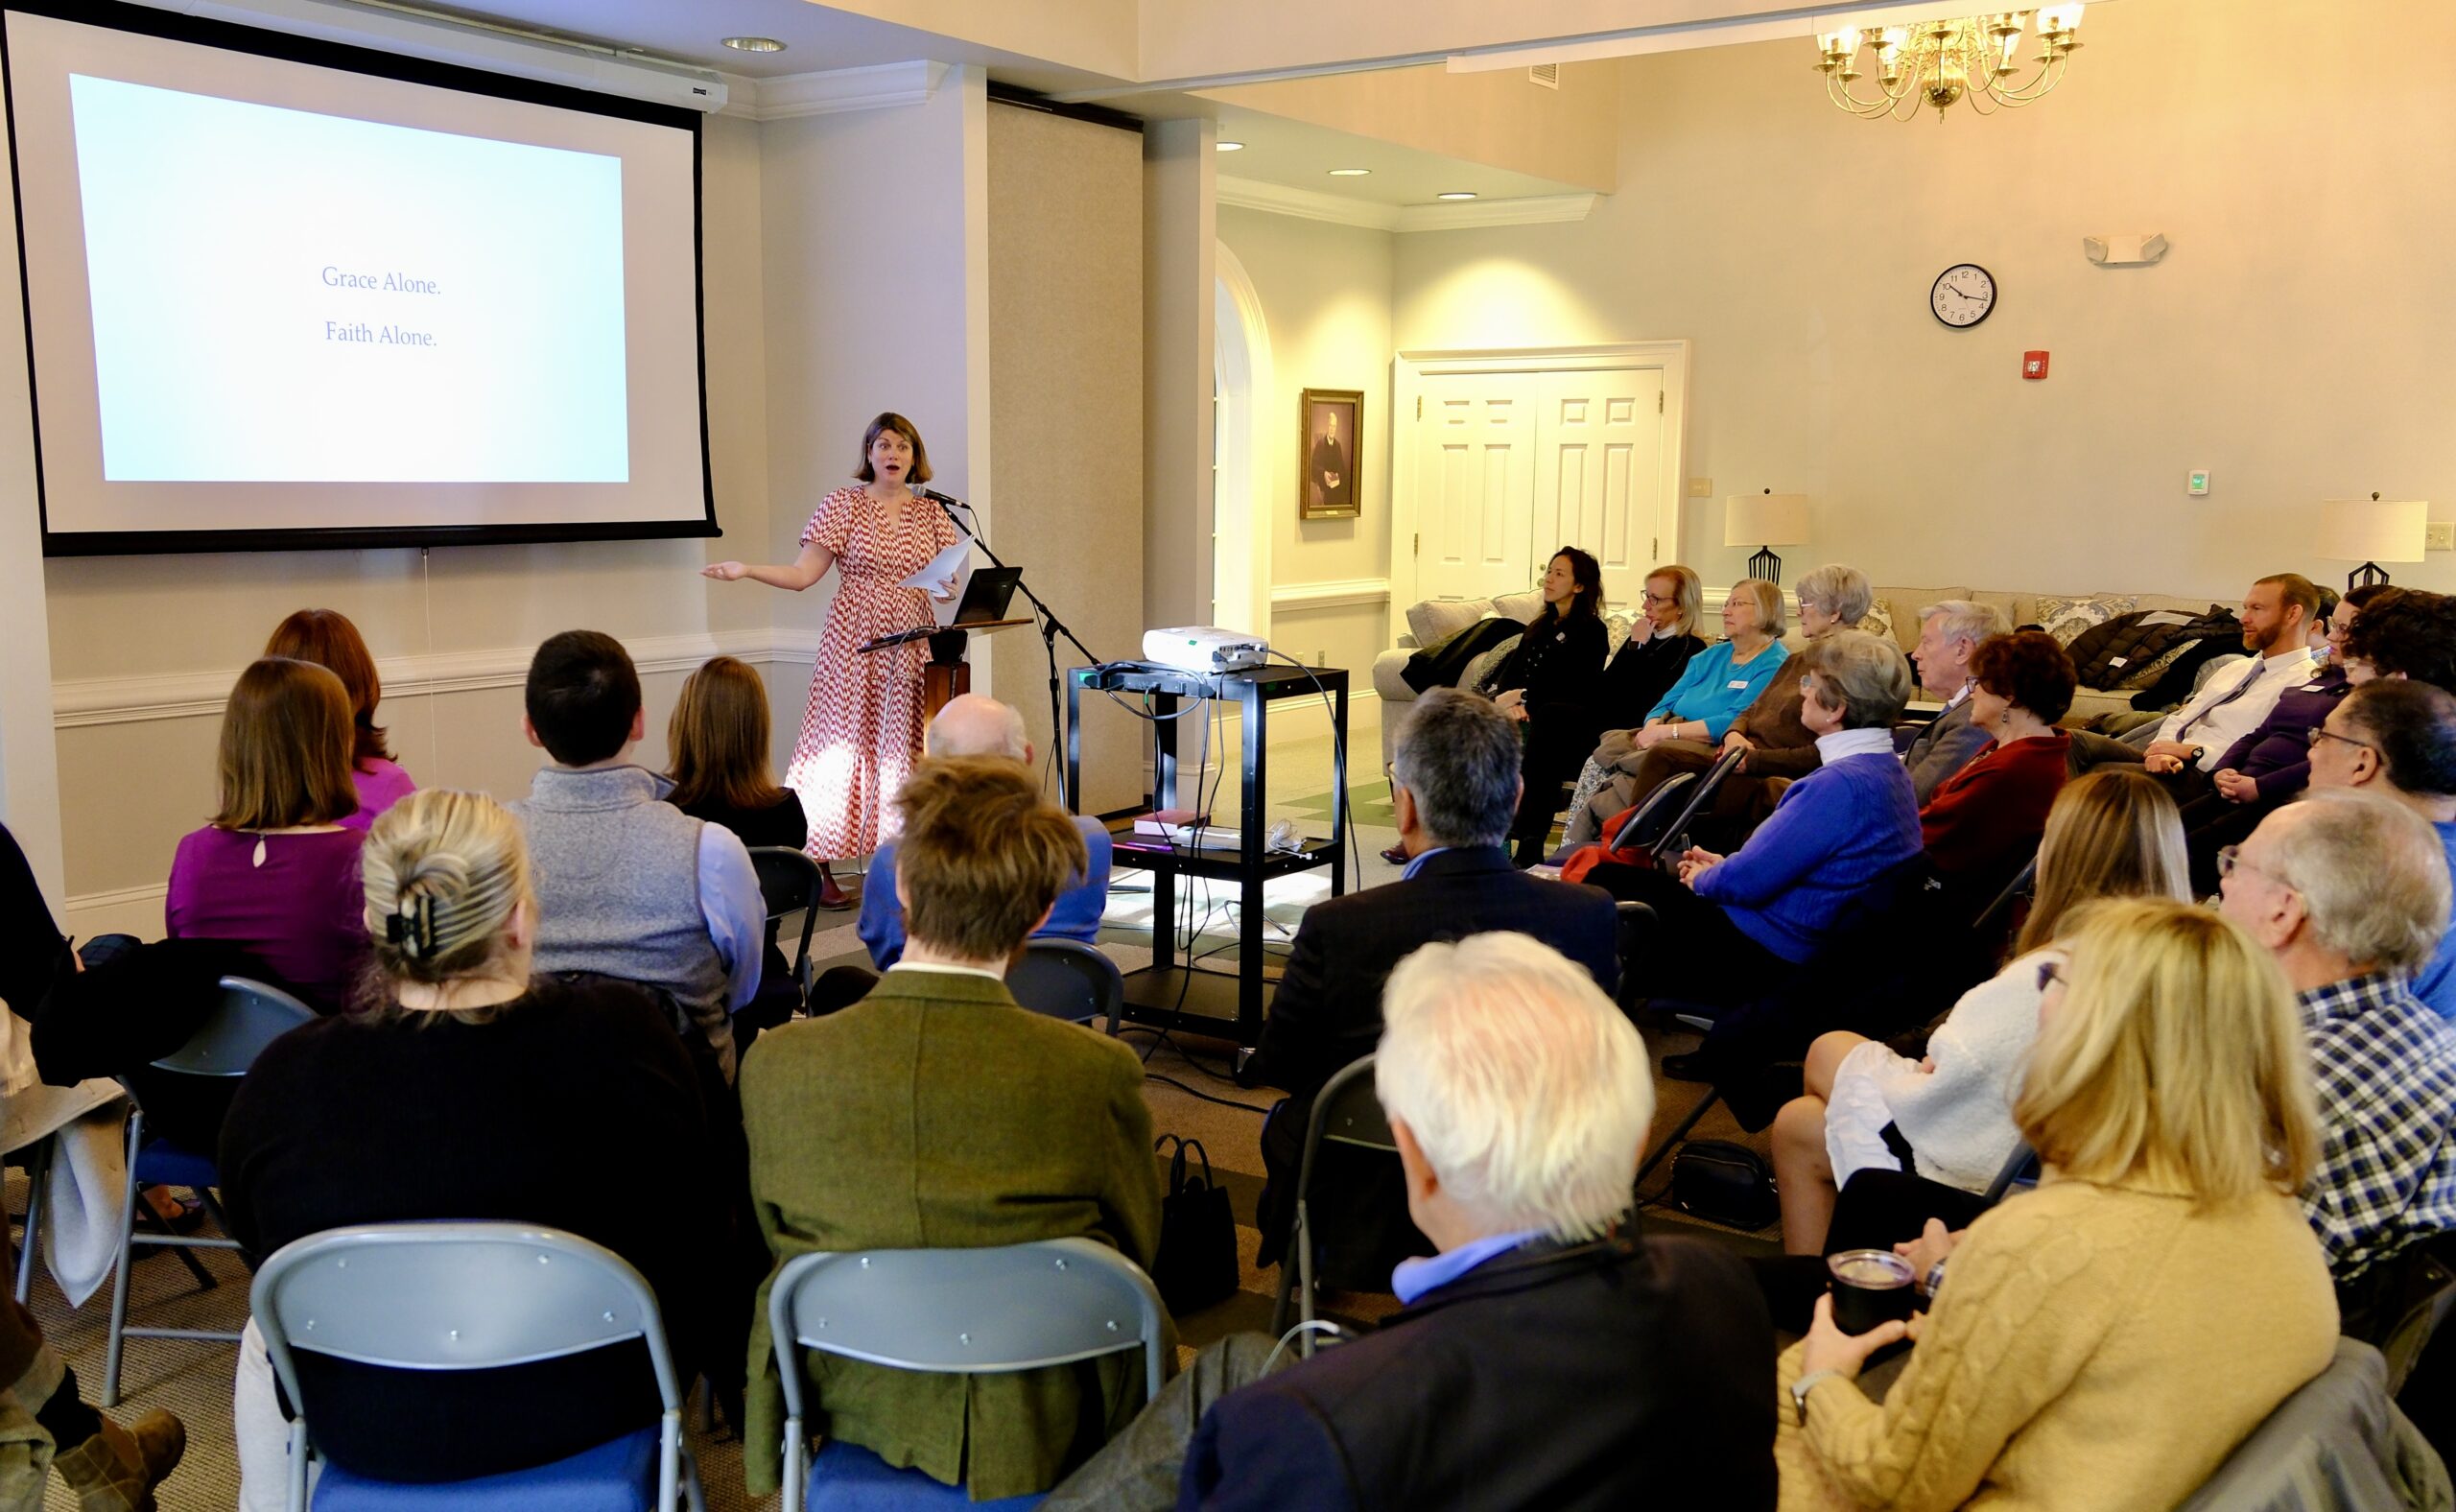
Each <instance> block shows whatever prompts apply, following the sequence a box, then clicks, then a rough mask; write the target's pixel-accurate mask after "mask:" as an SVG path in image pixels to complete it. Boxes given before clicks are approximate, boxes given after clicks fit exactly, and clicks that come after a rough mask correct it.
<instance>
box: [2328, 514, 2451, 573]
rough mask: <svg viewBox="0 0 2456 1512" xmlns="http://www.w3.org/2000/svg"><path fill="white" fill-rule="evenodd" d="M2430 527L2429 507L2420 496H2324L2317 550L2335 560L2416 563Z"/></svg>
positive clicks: (2420, 556)
mask: <svg viewBox="0 0 2456 1512" xmlns="http://www.w3.org/2000/svg"><path fill="white" fill-rule="evenodd" d="M2429 528H2430V506H2429V505H2428V504H2427V503H2425V502H2423V501H2421V500H2420V499H2403V500H2395V499H2325V500H2322V501H2321V503H2320V539H2319V542H2318V546H2317V550H2318V552H2319V555H2322V556H2326V557H2329V558H2332V559H2334V560H2337V561H2349V562H2418V561H2421V559H2422V551H2423V547H2424V545H2425V544H2426V542H2427V539H2428V536H2429V533H2430V529H2429Z"/></svg>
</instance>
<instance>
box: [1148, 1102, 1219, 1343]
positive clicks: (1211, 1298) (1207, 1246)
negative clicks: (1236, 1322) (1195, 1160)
mask: <svg viewBox="0 0 2456 1512" xmlns="http://www.w3.org/2000/svg"><path fill="white" fill-rule="evenodd" d="M1171 1141H1173V1142H1174V1143H1175V1145H1176V1146H1177V1148H1176V1153H1175V1154H1174V1155H1173V1156H1171V1157H1170V1158H1169V1190H1168V1192H1167V1193H1166V1194H1164V1195H1163V1196H1162V1197H1161V1198H1160V1254H1159V1258H1158V1259H1157V1260H1155V1261H1153V1262H1152V1264H1151V1279H1152V1281H1153V1282H1155V1283H1157V1284H1158V1286H1159V1288H1160V1298H1161V1300H1162V1301H1164V1302H1166V1303H1168V1304H1169V1314H1170V1315H1171V1316H1173V1317H1180V1318H1181V1317H1184V1316H1185V1315H1186V1314H1187V1313H1189V1312H1195V1311H1201V1310H1202V1309H1204V1308H1207V1307H1209V1306H1211V1305H1212V1304H1213V1303H1215V1302H1218V1301H1222V1300H1224V1299H1226V1298H1227V1297H1230V1296H1232V1295H1234V1294H1235V1293H1236V1290H1237V1215H1236V1213H1235V1211H1234V1210H1233V1209H1231V1208H1230V1207H1229V1205H1228V1193H1227V1189H1225V1188H1223V1187H1221V1186H1220V1185H1219V1184H1218V1183H1216V1181H1214V1180H1213V1179H1212V1176H1211V1152H1210V1151H1209V1150H1206V1149H1204V1148H1203V1147H1202V1145H1201V1143H1200V1142H1199V1141H1195V1140H1190V1139H1181V1138H1179V1137H1178V1136H1176V1135H1174V1134H1163V1135H1161V1136H1160V1137H1159V1138H1158V1139H1157V1140H1155V1141H1153V1142H1152V1146H1151V1147H1152V1148H1153V1149H1154V1150H1159V1149H1163V1148H1166V1147H1167V1146H1169V1143H1170V1142H1171ZM1188 1150H1192V1151H1193V1152H1194V1153H1195V1154H1196V1155H1199V1156H1201V1157H1202V1174H1201V1175H1199V1176H1196V1175H1194V1174H1193V1173H1192V1171H1191V1170H1189V1169H1188V1168H1187V1165H1186V1151H1188Z"/></svg>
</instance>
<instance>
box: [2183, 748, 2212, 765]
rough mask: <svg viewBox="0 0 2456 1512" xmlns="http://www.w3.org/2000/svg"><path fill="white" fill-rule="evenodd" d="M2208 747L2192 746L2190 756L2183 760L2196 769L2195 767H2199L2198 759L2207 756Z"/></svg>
mask: <svg viewBox="0 0 2456 1512" xmlns="http://www.w3.org/2000/svg"><path fill="white" fill-rule="evenodd" d="M2206 755H2208V746H2206V745H2195V746H2193V747H2192V748H2191V754H2190V755H2188V756H2186V757H2184V760H2185V761H2187V762H2189V763H2191V764H2192V765H2193V766H2195V767H2197V766H2199V765H2200V759H2201V758H2202V757H2203V756H2206Z"/></svg>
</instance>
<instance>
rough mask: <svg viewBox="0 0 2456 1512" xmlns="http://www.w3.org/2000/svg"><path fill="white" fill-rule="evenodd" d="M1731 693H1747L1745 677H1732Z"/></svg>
mask: <svg viewBox="0 0 2456 1512" xmlns="http://www.w3.org/2000/svg"><path fill="white" fill-rule="evenodd" d="M1731 691H1732V692H1734V693H1746V692H1747V691H1748V679H1747V678H1745V677H1734V678H1733V679H1732V680H1731Z"/></svg>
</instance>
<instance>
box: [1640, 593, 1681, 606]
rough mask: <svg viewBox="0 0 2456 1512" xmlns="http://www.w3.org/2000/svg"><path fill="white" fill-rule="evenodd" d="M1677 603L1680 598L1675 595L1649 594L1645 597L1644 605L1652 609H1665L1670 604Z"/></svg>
mask: <svg viewBox="0 0 2456 1512" xmlns="http://www.w3.org/2000/svg"><path fill="white" fill-rule="evenodd" d="M1678 602H1680V596H1679V595H1677V594H1670V593H1650V594H1647V595H1646V603H1647V604H1648V605H1649V606H1650V607H1653V608H1665V607H1667V606H1669V605H1671V604H1675V603H1678Z"/></svg>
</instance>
